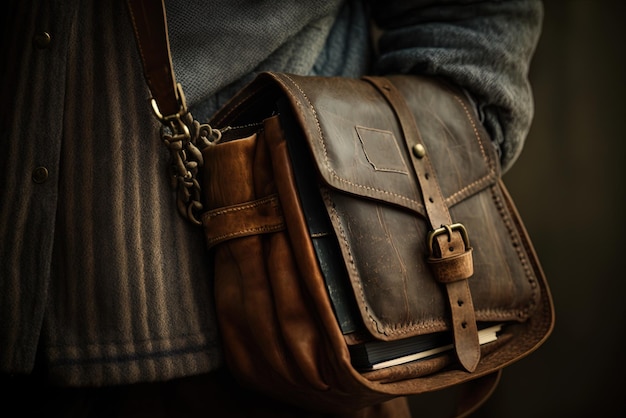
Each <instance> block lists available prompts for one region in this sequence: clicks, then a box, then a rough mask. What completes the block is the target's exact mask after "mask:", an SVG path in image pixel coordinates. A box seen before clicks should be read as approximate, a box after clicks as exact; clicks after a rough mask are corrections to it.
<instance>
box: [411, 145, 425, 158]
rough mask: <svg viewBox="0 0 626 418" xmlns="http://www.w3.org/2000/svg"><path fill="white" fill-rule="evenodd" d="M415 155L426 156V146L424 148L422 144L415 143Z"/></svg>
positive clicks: (418, 156) (417, 156)
mask: <svg viewBox="0 0 626 418" xmlns="http://www.w3.org/2000/svg"><path fill="white" fill-rule="evenodd" d="M413 155H414V156H415V157H416V158H420V159H422V158H424V156H425V155H426V148H424V146H423V145H422V144H415V145H413Z"/></svg>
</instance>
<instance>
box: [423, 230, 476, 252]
mask: <svg viewBox="0 0 626 418" xmlns="http://www.w3.org/2000/svg"><path fill="white" fill-rule="evenodd" d="M454 231H459V232H460V233H461V238H462V239H463V243H464V244H465V249H466V250H467V249H469V248H470V242H469V235H468V234H467V229H465V226H464V225H463V224H460V223H456V224H452V225H441V228H437V229H435V230H433V231H430V232H429V233H428V237H427V243H428V252H429V256H430V257H433V243H434V241H435V238H436V237H438V236H439V235H443V234H447V235H448V241H450V239H451V237H452V232H454Z"/></svg>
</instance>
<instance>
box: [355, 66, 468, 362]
mask: <svg viewBox="0 0 626 418" xmlns="http://www.w3.org/2000/svg"><path fill="white" fill-rule="evenodd" d="M365 80H367V81H369V82H370V83H371V84H372V85H374V86H375V87H376V88H377V89H378V91H379V92H380V93H381V94H382V95H383V96H384V97H385V98H386V99H387V101H388V102H389V104H390V105H391V107H392V109H393V110H394V112H395V114H396V116H397V117H398V121H399V122H400V125H401V128H402V131H403V134H404V140H405V143H406V145H407V147H408V149H409V150H411V157H412V158H411V162H412V163H413V168H414V171H415V174H416V176H417V180H418V183H419V185H420V188H421V192H422V197H423V201H424V207H425V209H426V216H427V218H428V221H429V222H430V226H431V232H430V234H429V235H428V237H427V245H428V250H429V251H430V257H429V258H428V262H429V264H430V266H431V270H432V271H433V273H434V275H435V277H436V279H437V280H438V281H439V282H440V283H442V284H444V285H445V287H446V293H447V295H448V303H449V307H450V312H451V317H452V332H453V338H454V348H455V351H456V354H457V357H458V359H459V362H460V363H461V365H462V366H463V367H464V368H465V369H466V370H467V371H468V372H473V371H474V370H475V369H476V367H477V366H478V362H479V361H480V343H479V340H478V327H477V325H476V316H475V313H474V304H473V302H472V295H471V293H470V288H469V282H468V279H469V278H470V277H471V276H472V275H473V274H474V267H473V262H472V248H471V247H470V245H469V238H468V233H467V231H466V230H465V227H464V226H463V225H462V224H460V223H453V222H452V218H451V216H450V212H449V211H448V206H447V205H446V203H445V198H444V196H443V195H442V193H441V188H440V187H439V182H438V180H437V173H436V172H435V170H434V169H433V166H432V164H431V162H430V158H429V155H428V151H427V149H426V146H425V145H424V141H422V138H421V136H420V132H419V130H418V127H417V123H416V121H415V118H414V117H413V114H412V112H411V110H410V108H409V106H408V104H407V103H406V101H405V100H404V97H403V96H402V94H401V93H400V92H399V91H398V89H397V88H396V87H395V86H394V85H393V83H392V82H390V81H389V79H387V78H384V77H365Z"/></svg>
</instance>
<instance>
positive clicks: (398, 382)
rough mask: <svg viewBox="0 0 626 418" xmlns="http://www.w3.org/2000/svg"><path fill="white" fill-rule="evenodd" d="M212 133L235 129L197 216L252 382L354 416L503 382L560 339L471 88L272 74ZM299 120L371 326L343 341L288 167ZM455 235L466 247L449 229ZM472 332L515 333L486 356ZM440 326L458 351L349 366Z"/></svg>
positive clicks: (216, 155)
mask: <svg viewBox="0 0 626 418" xmlns="http://www.w3.org/2000/svg"><path fill="white" fill-rule="evenodd" d="M281 101H282V102H283V103H287V105H286V106H287V109H288V110H287V111H284V109H285V108H283V111H282V112H280V111H279V107H278V105H277V103H279V102H281ZM287 118H288V119H287ZM210 123H211V125H212V126H213V127H218V128H226V127H230V128H228V129H223V139H222V140H221V141H220V142H219V143H216V144H212V145H211V146H209V147H207V148H206V149H204V150H203V158H204V167H203V174H202V175H203V177H202V179H201V180H202V187H203V193H204V196H203V197H204V200H205V205H206V207H207V208H208V211H207V212H206V213H205V214H204V215H203V217H202V222H203V226H204V230H205V235H206V237H207V243H208V246H209V249H210V252H211V254H212V256H213V262H214V266H215V277H214V279H215V294H216V308H217V314H218V321H219V323H220V327H221V331H222V337H223V344H224V349H225V354H226V358H227V360H228V363H229V366H230V367H231V369H232V370H233V372H234V373H235V375H236V376H238V378H239V379H240V380H241V381H242V382H243V383H245V384H248V385H251V386H252V387H255V388H257V389H259V390H262V391H264V392H267V393H269V394H271V395H274V396H277V397H280V398H281V399H283V400H291V401H293V402H296V403H300V404H307V405H310V406H311V407H314V408H317V409H320V410H329V411H337V410H342V409H346V408H347V409H354V408H358V407H365V406H367V405H371V404H374V403H377V402H381V401H384V400H386V399H389V398H391V397H394V396H399V395H407V394H417V393H422V392H427V391H432V390H437V389H443V388H445V387H448V386H450V385H455V384H460V383H465V382H470V381H479V382H480V381H481V380H490V381H494V379H493V376H494V374H495V373H498V371H499V370H501V369H502V368H503V367H505V366H507V365H509V364H511V363H513V362H515V361H517V360H519V359H521V358H522V357H524V356H526V355H528V354H530V353H531V352H532V351H534V350H535V349H537V348H538V347H539V346H540V345H541V344H542V343H543V342H544V341H545V339H546V338H547V337H548V335H549V334H550V332H551V330H552V327H553V321H554V316H553V305H552V300H551V296H550V291H549V288H548V284H547V281H546V278H545V277H544V275H543V272H542V269H541V266H540V263H539V260H538V259H537V256H536V254H535V251H534V249H533V247H532V243H531V241H530V239H529V237H528V235H527V233H526V231H525V228H524V226H523V223H522V220H521V218H520V217H519V214H518V213H517V211H516V209H515V206H514V203H513V201H512V199H511V197H510V196H509V194H508V193H507V191H506V188H505V186H504V184H503V182H502V180H501V178H500V169H499V164H498V160H497V156H496V155H495V152H494V149H493V147H492V145H491V142H490V139H489V137H488V136H487V134H486V132H485V131H484V129H483V128H482V126H481V125H480V123H479V122H478V121H477V118H476V115H475V113H474V109H473V108H472V106H471V104H470V102H469V101H468V100H467V99H466V98H465V96H464V95H463V94H462V93H461V92H460V91H457V90H455V89H453V88H451V87H450V86H447V85H446V84H445V83H443V82H441V81H438V80H434V79H425V78H420V77H415V76H392V77H388V78H369V79H362V80H353V79H345V78H322V77H302V76H294V75H288V74H274V73H264V74H261V75H260V76H259V77H258V78H257V79H256V80H255V81H254V82H252V83H251V84H250V85H249V86H247V87H246V88H245V89H244V90H242V91H241V92H240V93H239V94H238V95H237V96H236V97H234V98H233V99H232V100H231V101H230V102H229V103H228V104H227V105H226V106H225V107H224V108H223V109H222V110H221V111H220V112H218V114H217V115H215V117H214V118H213V120H212V121H211V122H210ZM259 123H262V125H259ZM287 124H289V125H291V126H292V127H293V126H295V127H296V132H297V133H298V135H296V137H297V140H296V142H295V145H293V143H290V145H289V146H297V147H301V148H302V149H304V150H306V153H307V155H309V156H310V160H311V161H312V164H313V166H312V167H311V168H310V170H311V171H312V172H313V173H314V174H313V175H314V177H315V179H316V181H317V184H318V187H319V196H320V197H319V198H320V199H321V200H322V201H323V204H324V206H325V208H326V212H327V216H328V218H329V220H330V223H331V224H332V233H333V234H334V236H335V237H336V239H337V243H338V245H339V249H340V252H341V259H342V260H343V261H344V268H345V272H346V274H347V276H346V280H347V281H348V282H349V289H351V292H350V298H353V301H354V303H355V305H356V307H357V310H358V317H359V318H358V321H359V325H360V327H359V329H358V331H357V332H354V333H351V334H349V335H344V334H343V333H342V330H341V329H340V326H339V324H338V322H337V318H336V317H335V313H334V311H333V306H332V303H331V299H330V297H329V294H328V291H327V287H326V284H325V279H324V274H323V273H322V270H321V268H320V265H321V264H323V263H324V260H319V259H318V257H317V255H316V252H315V246H314V243H313V241H314V238H315V237H312V236H311V234H310V231H309V228H308V225H307V218H306V216H305V214H304V213H303V207H302V201H301V199H300V196H299V194H298V185H297V184H296V180H295V172H296V171H297V170H301V169H305V167H301V166H294V165H293V164H292V162H291V157H290V154H289V149H288V143H287V139H286V135H285V128H286V125H287ZM239 126H241V127H244V128H237V127H239ZM251 127H252V128H251ZM257 127H258V128H257ZM416 146H417V147H416ZM456 223H460V224H462V225H463V226H464V228H465V230H466V231H467V236H466V237H464V236H463V234H461V233H459V232H458V231H457V230H456V229H455V230H452V229H451V228H448V227H447V226H446V225H448V226H449V225H451V224H456ZM436 229H442V230H443V233H442V234H439V235H436V236H435V237H434V238H431V239H430V240H429V232H431V231H432V230H436ZM477 321H478V322H505V323H506V324H507V325H506V327H505V331H504V333H503V335H501V336H500V338H498V340H497V341H496V342H494V343H490V344H487V345H484V346H482V347H480V348H479V347H478V345H477V337H476V322H477ZM440 331H450V332H452V333H453V334H454V338H455V350H453V351H451V352H448V353H445V354H443V355H440V356H436V357H434V358H430V359H426V360H421V361H415V362H411V363H406V364H402V365H397V366H392V367H388V368H384V369H381V370H376V371H370V372H359V371H357V370H355V369H354V368H353V367H352V365H351V361H350V353H349V350H348V346H349V345H350V344H353V343H356V342H362V341H370V340H380V341H395V340H399V339H404V338H407V337H411V336H416V335H424V334H430V333H433V332H440ZM479 378H481V379H479Z"/></svg>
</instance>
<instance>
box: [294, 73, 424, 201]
mask: <svg viewBox="0 0 626 418" xmlns="http://www.w3.org/2000/svg"><path fill="white" fill-rule="evenodd" d="M284 76H285V78H287V79H288V80H289V81H291V83H292V84H293V85H294V87H296V88H297V89H298V91H299V92H300V93H301V94H302V96H303V97H304V99H305V100H306V101H307V103H308V106H309V109H310V110H311V111H312V112H313V117H314V118H315V125H316V127H317V133H318V135H319V139H320V142H321V144H322V148H323V150H324V160H325V161H324V162H325V166H326V167H328V169H329V172H330V173H331V174H332V176H333V177H335V178H336V179H337V180H339V181H341V182H342V183H346V184H349V185H351V186H355V187H358V188H360V189H364V190H370V191H376V192H380V193H383V194H386V195H388V196H395V197H398V198H400V199H402V200H405V201H407V202H410V203H413V204H414V205H416V206H417V207H418V208H419V207H422V205H421V204H420V203H419V202H418V201H417V200H414V199H411V198H409V197H407V196H404V195H401V194H397V193H392V192H389V191H387V190H383V189H378V188H375V187H370V186H364V185H362V184H358V183H354V182H352V181H350V180H347V179H345V178H343V177H341V176H339V174H337V172H335V170H333V168H332V166H331V165H330V164H329V163H328V153H327V150H326V142H325V141H324V134H323V133H322V127H321V125H320V121H319V118H318V117H317V111H316V110H315V107H313V103H311V100H310V99H309V97H308V96H307V95H306V93H305V92H304V90H302V88H301V87H300V85H299V84H298V83H296V82H295V80H293V79H292V78H291V77H289V76H288V75H284ZM292 97H293V95H292Z"/></svg>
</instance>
